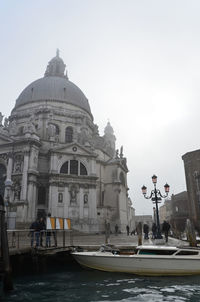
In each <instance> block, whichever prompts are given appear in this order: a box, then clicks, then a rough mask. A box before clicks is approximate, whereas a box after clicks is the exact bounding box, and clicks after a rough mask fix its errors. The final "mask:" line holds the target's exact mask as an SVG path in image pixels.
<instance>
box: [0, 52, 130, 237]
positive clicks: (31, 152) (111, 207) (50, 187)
mask: <svg viewBox="0 0 200 302" xmlns="http://www.w3.org/2000/svg"><path fill="white" fill-rule="evenodd" d="M64 72H65V64H64V62H63V60H62V59H61V58H60V57H59V53H58V52H57V55H56V57H54V58H53V59H52V60H51V61H50V62H49V64H48V66H47V69H46V72H45V76H44V77H43V78H41V79H39V80H36V81H34V82H33V83H31V84H30V85H29V86H28V87H26V88H25V89H24V90H23V91H22V93H21V94H20V96H19V97H18V99H17V100H16V104H15V107H14V108H13V110H12V112H11V115H10V116H9V118H4V119H3V115H2V114H1V115H0V185H1V194H4V197H5V200H6V201H7V206H8V209H9V211H11V212H16V217H17V218H16V219H17V223H18V224H19V223H21V224H30V223H31V222H32V221H33V220H35V219H36V218H37V217H40V216H46V215H47V214H48V213H50V214H51V216H52V217H63V218H70V219H71V223H72V227H73V228H74V229H77V230H80V231H84V232H102V231H104V228H105V221H109V222H110V224H111V227H113V228H114V225H115V224H116V223H117V224H118V226H119V228H120V229H121V230H122V231H124V230H125V228H126V225H127V224H128V223H129V220H130V213H132V210H131V205H132V203H131V200H130V198H129V195H128V185H127V173H128V168H127V163H126V158H125V157H124V155H123V148H121V149H120V151H118V150H116V148H115V141H116V138H115V136H114V132H113V128H112V127H111V125H110V123H109V122H108V124H107V126H106V127H105V130H104V135H103V136H100V135H99V132H98V126H97V125H96V124H94V122H93V116H92V113H91V111H90V106H89V103H88V100H87V98H86V97H85V95H84V94H83V92H82V91H81V90H80V89H79V88H78V87H77V86H76V85H74V84H73V83H72V82H70V81H69V80H68V76H67V74H65V73H64Z"/></svg>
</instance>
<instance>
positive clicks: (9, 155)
mask: <svg viewBox="0 0 200 302" xmlns="http://www.w3.org/2000/svg"><path fill="white" fill-rule="evenodd" d="M12 167H13V155H12V154H11V153H9V154H8V166H7V175H6V180H8V179H9V180H11V175H12Z"/></svg>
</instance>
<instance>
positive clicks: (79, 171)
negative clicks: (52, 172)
mask: <svg viewBox="0 0 200 302" xmlns="http://www.w3.org/2000/svg"><path fill="white" fill-rule="evenodd" d="M60 173H63V174H71V175H88V173H87V169H86V167H85V166H84V165H83V164H82V163H81V162H79V161H78V160H74V159H73V160H69V161H66V162H65V163H64V164H63V165H62V167H61V169H60Z"/></svg>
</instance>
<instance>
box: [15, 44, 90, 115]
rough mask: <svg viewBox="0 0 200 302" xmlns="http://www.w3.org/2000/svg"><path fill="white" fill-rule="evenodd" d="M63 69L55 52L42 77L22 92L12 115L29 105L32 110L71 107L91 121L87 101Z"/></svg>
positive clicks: (61, 61) (61, 62)
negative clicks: (36, 107)
mask: <svg viewBox="0 0 200 302" xmlns="http://www.w3.org/2000/svg"><path fill="white" fill-rule="evenodd" d="M65 67H66V65H65V64H64V62H63V60H62V59H61V58H60V56H59V50H57V53H56V56H55V57H54V58H53V59H52V60H51V61H50V62H49V63H48V65H47V68H46V71H45V74H44V77H43V78H41V79H38V80H36V81H34V82H32V83H31V84H30V85H28V86H27V87H26V88H25V89H24V90H23V91H22V93H21V94H20V95H19V97H18V99H17V100H16V103H15V107H14V109H13V111H12V113H14V112H15V110H16V109H17V110H18V109H20V108H24V109H28V108H27V105H28V106H29V105H31V107H32V108H33V106H37V105H40V106H41V105H44V104H52V105H54V106H55V105H56V106H60V105H61V106H62V107H65V108H67V107H70V106H69V105H72V106H73V107H74V108H72V107H70V108H71V109H72V110H76V109H82V110H84V111H86V112H87V113H89V115H90V117H91V118H92V119H93V117H92V114H91V110H90V105H89V103H88V99H87V98H86V96H85V95H84V93H83V92H82V91H81V90H80V89H79V88H78V87H77V86H76V85H75V84H74V83H72V82H71V81H69V79H68V76H67V73H65Z"/></svg>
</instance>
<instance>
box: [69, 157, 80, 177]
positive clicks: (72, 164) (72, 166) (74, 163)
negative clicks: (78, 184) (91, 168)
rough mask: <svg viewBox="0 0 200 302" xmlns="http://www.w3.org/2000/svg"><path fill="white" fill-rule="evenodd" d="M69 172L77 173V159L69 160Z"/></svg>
mask: <svg viewBox="0 0 200 302" xmlns="http://www.w3.org/2000/svg"><path fill="white" fill-rule="evenodd" d="M70 174H72V175H78V161H77V160H70Z"/></svg>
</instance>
